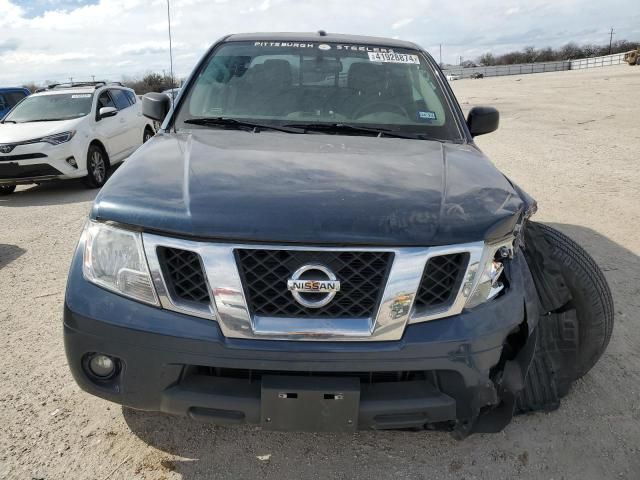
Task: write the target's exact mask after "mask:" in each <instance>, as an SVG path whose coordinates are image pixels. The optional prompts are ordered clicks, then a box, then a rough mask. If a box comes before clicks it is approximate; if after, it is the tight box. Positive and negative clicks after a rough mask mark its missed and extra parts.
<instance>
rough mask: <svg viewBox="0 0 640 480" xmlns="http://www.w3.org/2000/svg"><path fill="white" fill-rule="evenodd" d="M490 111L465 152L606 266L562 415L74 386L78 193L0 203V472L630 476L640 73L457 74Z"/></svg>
mask: <svg viewBox="0 0 640 480" xmlns="http://www.w3.org/2000/svg"><path fill="white" fill-rule="evenodd" d="M453 86H454V90H455V91H456V94H457V95H458V97H459V99H460V100H461V102H462V104H463V107H464V108H465V109H468V108H470V107H471V106H473V105H478V104H488V105H495V106H497V107H498V108H499V109H500V110H501V112H502V126H501V128H500V130H499V131H498V132H496V133H494V134H492V135H487V136H486V137H481V138H480V139H479V144H480V146H481V147H482V148H483V149H484V150H485V152H486V153H487V154H488V155H490V157H491V158H492V159H493V160H494V161H495V162H496V163H497V164H498V166H499V167H500V168H502V169H503V170H504V171H505V172H506V173H507V174H508V175H509V176H510V177H511V178H512V179H513V180H515V181H516V182H517V183H519V184H520V185H521V186H522V187H523V188H525V189H526V190H527V191H528V192H529V193H530V194H532V195H533V196H534V197H536V198H537V199H538V201H539V203H540V212H539V214H538V217H537V219H538V220H544V221H547V222H552V223H554V224H556V225H558V227H559V228H560V229H561V230H563V231H565V233H568V234H569V235H571V236H573V237H574V238H575V239H576V240H578V241H579V242H581V243H582V244H583V245H584V246H585V247H586V248H587V249H588V250H589V252H590V253H591V254H592V255H593V256H594V257H595V258H596V260H597V261H598V262H599V263H600V265H601V266H602V267H603V268H604V270H605V271H606V272H605V273H606V276H607V278H608V280H609V282H610V284H611V287H612V290H613V294H614V297H615V303H616V321H617V323H616V327H615V331H614V334H613V339H612V342H611V345H610V346H609V349H608V351H607V353H606V354H605V356H604V357H603V359H602V360H601V361H600V363H599V364H598V365H597V366H596V367H595V368H594V369H593V370H592V371H591V373H589V374H588V375H587V376H586V377H585V378H584V379H583V380H581V381H579V382H577V383H576V385H575V386H574V388H573V389H572V391H571V393H570V394H569V396H568V397H567V398H565V399H564V401H563V402H562V406H561V408H560V409H559V410H558V411H556V412H553V413H549V414H535V415H528V416H524V417H519V418H516V419H515V420H514V421H513V422H512V423H511V425H509V427H507V428H506V430H505V431H504V432H502V433H500V434H496V435H475V436H472V437H470V438H469V439H467V440H465V441H463V442H457V441H455V440H453V439H452V438H451V437H450V436H449V435H448V434H446V433H425V432H420V433H410V432H380V433H376V432H365V433H358V434H354V435H328V434H279V433H268V432H262V431H261V430H259V429H256V428H249V427H247V428H232V429H227V428H217V427H212V426H208V425H203V424H199V423H195V422H192V421H188V420H185V419H177V418H171V417H168V416H164V415H157V414H145V413H136V412H132V411H129V410H123V409H122V408H120V407H119V406H117V405H114V404H110V403H108V402H106V401H103V400H100V399H97V398H94V397H92V396H90V395H87V394H85V393H83V392H81V391H80V389H79V388H78V387H77V386H76V385H75V383H74V382H73V380H72V378H71V375H70V374H69V371H68V369H67V366H66V361H65V356H64V351H63V346H62V335H61V334H62V331H61V330H62V329H61V310H62V302H63V292H64V285H65V278H66V274H67V269H68V266H69V261H70V259H71V253H72V251H73V249H74V247H75V243H76V241H77V239H78V236H79V234H80V230H81V228H82V225H83V223H84V220H85V217H86V215H87V213H88V210H89V207H90V205H91V201H92V199H93V197H94V196H95V192H94V191H88V190H85V189H84V188H83V186H82V184H80V183H77V182H70V183H65V184H59V185H49V186H40V187H20V188H19V190H18V192H17V193H15V194H14V195H12V196H9V197H1V198H0V226H1V230H0V326H1V327H2V332H3V334H4V338H3V339H2V340H0V365H1V368H0V425H1V428H0V478H12V479H13V478H17V479H47V480H49V479H70V478H73V479H133V478H135V479H177V478H182V479H195V478H207V477H209V478H253V477H261V478H265V479H269V478H277V479H282V478H349V479H351V478H391V477H395V478H400V477H402V478H429V479H435V478H454V479H463V478H464V479H472V478H486V479H498V478H516V477H517V478H544V479H556V480H557V479H573V478H576V479H603V478H628V479H638V478H640V451H639V450H640V329H638V327H637V325H638V318H639V314H638V311H639V310H640V300H639V299H640V287H639V285H640V259H639V255H640V235H638V233H639V230H640V228H639V225H640V201H639V194H638V189H639V186H640V175H639V173H638V164H637V161H638V153H637V152H638V147H639V146H640V125H639V124H638V118H639V117H638V102H637V101H632V100H631V99H632V98H633V97H635V98H637V96H638V92H640V67H636V68H630V67H627V66H619V67H609V68H604V69H593V70H589V71H577V72H560V73H547V74H538V75H527V76H514V77H502V78H487V79H484V80H461V81H456V82H454V84H453Z"/></svg>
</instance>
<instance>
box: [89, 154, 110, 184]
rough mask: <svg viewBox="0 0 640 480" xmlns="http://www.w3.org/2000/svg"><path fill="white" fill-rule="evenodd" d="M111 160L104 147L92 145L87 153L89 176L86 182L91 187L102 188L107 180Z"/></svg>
mask: <svg viewBox="0 0 640 480" xmlns="http://www.w3.org/2000/svg"><path fill="white" fill-rule="evenodd" d="M108 169H109V160H108V159H107V155H106V153H105V152H104V150H103V149H102V148H100V147H99V146H97V145H91V146H90V147H89V152H88V153H87V176H86V177H85V184H86V185H87V186H88V187H89V188H100V187H102V186H103V185H104V184H105V182H106V181H107V171H108Z"/></svg>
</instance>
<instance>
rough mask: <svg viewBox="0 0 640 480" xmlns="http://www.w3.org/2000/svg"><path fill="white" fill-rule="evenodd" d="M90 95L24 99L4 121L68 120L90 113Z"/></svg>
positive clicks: (62, 95) (79, 94)
mask: <svg viewBox="0 0 640 480" xmlns="http://www.w3.org/2000/svg"><path fill="white" fill-rule="evenodd" d="M92 100H93V94H92V93H56V94H51V95H32V96H30V97H27V98H25V99H24V100H23V101H22V103H20V104H19V105H18V106H16V107H15V108H14V109H13V111H12V112H11V113H10V114H9V115H7V117H6V118H5V119H4V121H5V122H15V123H24V122H46V121H54V120H70V119H72V118H79V117H84V116H85V115H88V114H89V113H90V112H91V102H92Z"/></svg>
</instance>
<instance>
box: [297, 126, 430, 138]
mask: <svg viewBox="0 0 640 480" xmlns="http://www.w3.org/2000/svg"><path fill="white" fill-rule="evenodd" d="M284 126H285V127H291V128H302V129H304V130H305V131H315V132H326V133H358V132H360V133H369V134H375V135H376V136H378V137H396V138H411V139H423V138H424V135H422V134H420V133H405V132H399V131H397V130H391V129H390V128H374V127H364V126H360V125H353V124H350V123H291V124H286V125H284Z"/></svg>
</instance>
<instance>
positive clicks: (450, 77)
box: [447, 73, 462, 82]
mask: <svg viewBox="0 0 640 480" xmlns="http://www.w3.org/2000/svg"><path fill="white" fill-rule="evenodd" d="M461 78H462V75H461V74H459V73H448V74H447V80H449V81H450V82H453V81H454V80H460V79H461Z"/></svg>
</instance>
